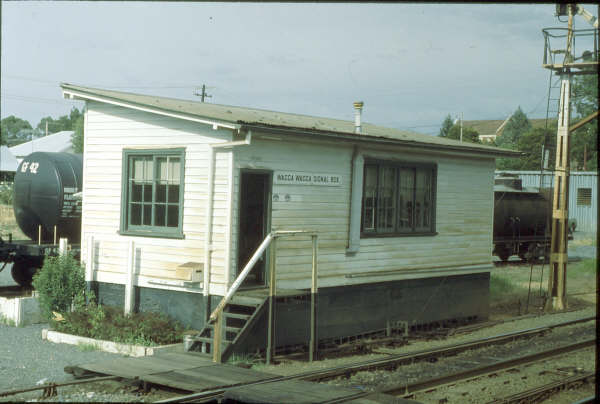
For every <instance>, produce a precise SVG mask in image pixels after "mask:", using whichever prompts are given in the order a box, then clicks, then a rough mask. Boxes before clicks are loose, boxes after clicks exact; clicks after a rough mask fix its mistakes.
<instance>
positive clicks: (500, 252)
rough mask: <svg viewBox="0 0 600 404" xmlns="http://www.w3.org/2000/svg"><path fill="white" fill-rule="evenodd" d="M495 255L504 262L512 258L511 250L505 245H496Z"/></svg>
mask: <svg viewBox="0 0 600 404" xmlns="http://www.w3.org/2000/svg"><path fill="white" fill-rule="evenodd" d="M494 253H495V254H496V255H497V256H498V258H500V259H501V260H502V261H508V258H509V257H510V250H509V249H508V247H507V246H506V245H504V244H496V248H494Z"/></svg>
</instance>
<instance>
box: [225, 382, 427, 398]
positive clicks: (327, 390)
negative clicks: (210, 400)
mask: <svg viewBox="0 0 600 404" xmlns="http://www.w3.org/2000/svg"><path fill="white" fill-rule="evenodd" d="M362 394H364V392H363V390H361V389H358V388H350V387H341V386H333V385H330V384H318V383H311V382H305V381H302V380H286V381H281V382H274V383H264V384H255V385H250V386H240V387H233V388H230V389H227V391H226V392H225V396H224V400H223V402H224V403H228V402H241V403H289V404H301V403H325V402H330V401H337V400H343V401H349V402H352V403H355V404H383V403H386V404H387V403H398V404H400V403H402V404H408V403H415V401H411V400H405V399H402V398H397V397H393V396H389V395H386V394H375V393H374V394H371V395H368V396H365V397H360V398H358V397H357V398H356V399H352V397H353V396H359V395H362Z"/></svg>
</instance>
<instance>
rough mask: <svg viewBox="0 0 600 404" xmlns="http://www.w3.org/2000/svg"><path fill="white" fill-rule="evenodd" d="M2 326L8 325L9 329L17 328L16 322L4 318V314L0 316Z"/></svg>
mask: <svg viewBox="0 0 600 404" xmlns="http://www.w3.org/2000/svg"><path fill="white" fill-rule="evenodd" d="M0 324H2V325H7V326H9V327H15V326H16V325H17V324H16V323H15V320H13V319H10V318H8V317H6V316H4V315H3V314H0Z"/></svg>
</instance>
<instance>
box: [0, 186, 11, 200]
mask: <svg viewBox="0 0 600 404" xmlns="http://www.w3.org/2000/svg"><path fill="white" fill-rule="evenodd" d="M12 203H13V187H12V184H11V185H7V184H2V185H0V204H4V205H12Z"/></svg>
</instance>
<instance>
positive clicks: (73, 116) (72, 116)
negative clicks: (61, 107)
mask: <svg viewBox="0 0 600 404" xmlns="http://www.w3.org/2000/svg"><path fill="white" fill-rule="evenodd" d="M81 116H83V115H82V113H81V112H80V111H79V110H78V109H77V108H75V107H73V108H72V109H71V112H70V113H69V115H63V116H61V117H59V118H58V119H56V120H55V119H54V118H52V117H50V116H47V117H45V118H42V119H41V120H40V123H38V124H37V127H36V128H37V129H38V130H41V131H43V132H44V133H45V132H46V123H48V134H51V133H56V132H60V131H63V130H74V128H75V123H76V122H77V120H78V119H79V118H80V117H81Z"/></svg>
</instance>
